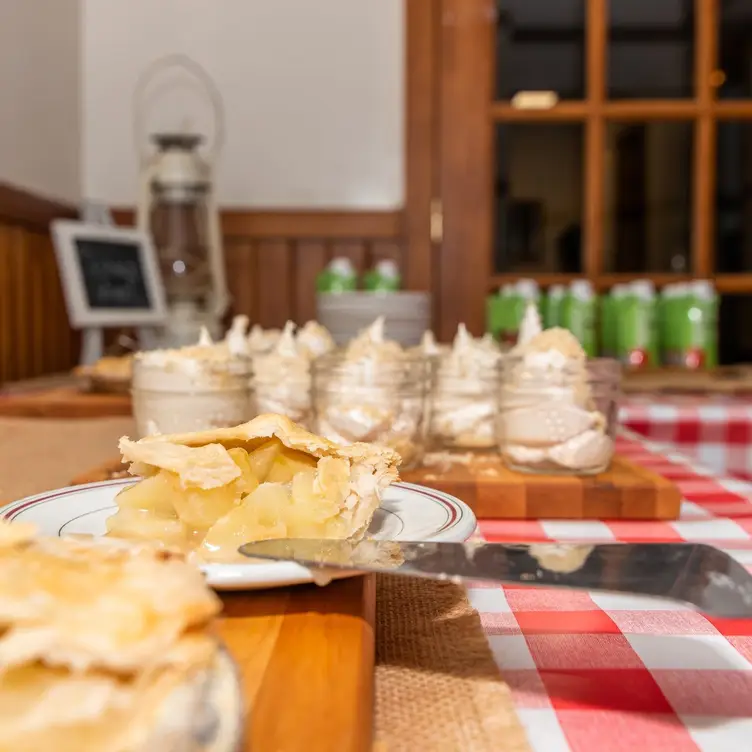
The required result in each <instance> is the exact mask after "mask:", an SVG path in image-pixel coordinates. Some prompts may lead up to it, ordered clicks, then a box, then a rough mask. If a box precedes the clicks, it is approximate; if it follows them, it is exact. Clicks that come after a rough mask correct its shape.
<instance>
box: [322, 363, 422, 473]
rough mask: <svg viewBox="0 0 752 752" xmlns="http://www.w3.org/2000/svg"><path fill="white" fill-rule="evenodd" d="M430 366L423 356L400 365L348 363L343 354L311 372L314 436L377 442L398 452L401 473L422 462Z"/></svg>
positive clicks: (351, 441) (350, 441)
mask: <svg viewBox="0 0 752 752" xmlns="http://www.w3.org/2000/svg"><path fill="white" fill-rule="evenodd" d="M430 373H431V363H430V361H429V359H428V358H426V357H425V356H423V355H419V354H410V355H405V356H404V357H402V358H400V359H398V360H392V359H389V360H378V359H375V358H373V359H372V358H363V359H359V360H347V359H346V358H345V356H344V354H343V353H342V352H335V353H330V354H329V355H324V356H322V357H320V358H317V359H316V360H315V361H314V362H313V366H312V377H313V379H312V384H313V423H314V428H313V430H314V432H315V433H318V434H319V435H320V436H323V437H325V438H327V439H329V440H330V441H335V442H337V443H341V444H351V443H354V442H357V441H366V442H372V443H374V444H379V445H381V446H387V447H390V448H392V449H394V450H395V451H396V452H397V453H398V454H399V455H400V456H401V457H402V464H401V468H402V469H406V468H409V467H414V466H415V465H417V464H418V463H419V462H420V460H421V459H422V457H423V453H424V452H425V445H426V436H427V428H428V410H429V404H428V390H429V386H430V380H431V379H430Z"/></svg>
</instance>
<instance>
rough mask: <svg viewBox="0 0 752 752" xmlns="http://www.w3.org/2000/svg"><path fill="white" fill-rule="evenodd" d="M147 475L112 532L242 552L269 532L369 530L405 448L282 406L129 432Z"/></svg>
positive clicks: (130, 452) (215, 557) (125, 494)
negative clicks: (344, 437) (338, 433)
mask: <svg viewBox="0 0 752 752" xmlns="http://www.w3.org/2000/svg"><path fill="white" fill-rule="evenodd" d="M120 451H121V453H122V456H123V460H124V461H126V462H130V463H131V465H130V472H131V473H132V474H133V475H141V476H143V480H141V481H140V482H138V483H137V484H135V485H133V486H130V487H128V488H126V489H125V490H123V491H121V492H120V493H119V494H118V496H117V499H116V501H117V504H118V511H117V512H116V513H115V514H114V515H113V516H112V517H110V518H109V519H108V520H107V529H108V535H110V536H117V537H122V538H129V539H142V540H157V541H159V542H161V543H162V544H163V545H164V546H166V547H176V548H179V549H181V550H183V551H191V550H192V551H195V553H196V557H197V558H198V559H199V560H203V561H232V560H235V561H238V560H241V559H242V557H241V556H240V554H238V552H237V550H238V548H239V546H241V545H242V544H243V543H247V542H249V541H253V540H263V539H268V538H340V539H341V538H351V539H358V538H361V537H363V535H364V534H365V532H366V530H367V529H368V526H369V524H370V523H371V518H372V517H373V514H374V512H375V511H376V509H377V508H378V506H379V502H380V497H381V492H382V491H383V490H384V489H385V488H386V487H387V486H388V485H389V484H390V483H392V482H393V481H395V480H396V479H397V469H396V468H397V465H398V463H399V455H397V454H396V452H394V451H392V450H391V449H387V448H384V447H377V446H373V445H371V444H351V445H348V446H340V445H337V444H334V443H332V442H330V441H327V440H326V439H322V438H320V437H319V436H315V435H314V434H311V433H308V432H307V431H305V430H303V429H302V428H301V427H300V426H298V425H296V424H295V423H293V422H291V421H290V420H289V419H288V418H286V417H284V416H281V415H260V416H258V417H257V418H254V419H253V420H251V421H249V422H248V423H244V424H242V425H240V426H236V427H234V428H219V429H216V430H212V431H201V432H197V433H186V434H174V435H162V436H149V437H146V438H143V439H141V440H140V441H131V440H130V439H128V438H123V439H121V440H120Z"/></svg>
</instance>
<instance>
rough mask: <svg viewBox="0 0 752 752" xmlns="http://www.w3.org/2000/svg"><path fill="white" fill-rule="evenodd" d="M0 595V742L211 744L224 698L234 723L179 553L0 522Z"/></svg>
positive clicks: (204, 591)
mask: <svg viewBox="0 0 752 752" xmlns="http://www.w3.org/2000/svg"><path fill="white" fill-rule="evenodd" d="M0 596H1V597H0V750H25V751H27V752H36V750H39V751H40V752H41V751H42V750H45V752H46V750H55V752H79V751H80V750H84V749H96V750H97V752H142V751H143V752H146V751H147V750H155V749H159V750H164V752H178V751H180V752H199V751H201V750H204V751H206V750H211V749H218V747H216V745H214V744H213V743H212V738H213V737H214V738H216V735H217V730H216V729H218V727H219V726H221V725H222V722H221V721H220V720H219V719H218V718H217V717H216V716H215V715H214V712H215V711H217V710H219V706H220V705H222V704H223V703H225V704H227V703H228V702H229V703H230V705H233V707H234V711H233V712H234V718H233V722H232V725H234V726H235V727H236V732H237V730H238V728H237V727H239V718H240V713H239V706H238V703H237V701H238V698H239V692H238V691H237V680H235V681H234V682H233V689H232V690H230V694H232V695H233V698H232V701H230V698H228V697H227V696H224V697H223V698H222V697H219V696H218V695H217V689H218V686H219V685H218V683H217V678H218V676H219V674H220V673H221V672H222V669H220V668H219V667H220V666H221V665H222V663H223V661H224V662H225V663H226V661H227V658H226V656H225V655H224V654H223V653H222V651H221V648H220V647H219V643H218V642H217V640H216V638H215V636H214V634H213V632H212V621H213V618H214V616H215V615H216V614H217V613H218V612H219V610H220V608H221V604H220V601H219V599H218V598H217V597H216V596H215V595H214V593H213V592H212V591H211V590H210V589H209V588H208V587H207V586H206V584H205V583H204V581H203V577H202V575H201V573H200V572H199V571H198V570H196V569H195V568H194V567H192V566H191V565H189V564H188V563H187V562H186V561H185V560H184V559H183V558H182V557H179V556H176V555H174V554H170V553H168V552H165V551H163V550H159V549H158V548H156V547H155V546H149V545H146V546H133V545H124V544H123V543H122V542H121V541H115V540H105V539H101V538H100V539H89V540H77V539H65V538H42V537H37V536H36V535H35V532H34V529H33V526H30V525H12V526H11V525H9V524H8V523H6V522H3V521H0ZM219 684H221V681H220V682H219ZM223 691H224V690H223ZM220 694H221V693H220ZM217 703H218V704H217ZM220 712H221V711H220ZM231 735H234V734H231Z"/></svg>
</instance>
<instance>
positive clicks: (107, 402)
mask: <svg viewBox="0 0 752 752" xmlns="http://www.w3.org/2000/svg"><path fill="white" fill-rule="evenodd" d="M130 414H131V397H130V395H129V394H108V393H104V392H102V393H98V392H86V391H83V390H82V389H81V387H80V386H78V385H75V384H62V385H56V386H52V387H44V388H35V387H30V388H28V389H25V390H18V391H13V392H7V393H1V394H0V415H1V416H4V417H14V418H105V417H111V416H115V415H130Z"/></svg>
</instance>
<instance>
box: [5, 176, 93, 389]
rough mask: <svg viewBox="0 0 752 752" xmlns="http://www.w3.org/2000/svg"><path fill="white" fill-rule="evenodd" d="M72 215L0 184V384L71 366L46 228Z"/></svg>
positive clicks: (72, 337)
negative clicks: (55, 221) (54, 220)
mask: <svg viewBox="0 0 752 752" xmlns="http://www.w3.org/2000/svg"><path fill="white" fill-rule="evenodd" d="M72 216H75V212H74V211H73V210H72V209H71V208H70V207H68V206H65V205H64V204H58V203H56V202H53V201H48V200H46V199H41V198H38V197H36V196H34V195H32V194H30V193H27V192H25V191H20V190H18V189H16V188H14V187H12V186H9V185H6V184H2V183H0V383H3V382H7V381H15V380H18V379H27V378H32V377H34V376H41V375H43V374H50V373H60V372H63V371H67V370H68V369H70V368H71V367H72V366H73V365H75V363H76V361H77V358H78V354H79V338H78V336H77V334H76V333H74V332H73V331H72V330H71V328H70V326H68V316H67V313H66V310H65V302H64V300H63V293H62V288H61V286H60V278H59V276H58V272H57V262H56V261H55V254H54V250H53V247H52V241H51V239H50V233H49V224H50V222H51V221H52V220H53V219H56V218H58V217H72Z"/></svg>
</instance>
